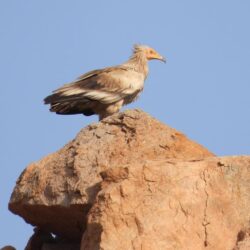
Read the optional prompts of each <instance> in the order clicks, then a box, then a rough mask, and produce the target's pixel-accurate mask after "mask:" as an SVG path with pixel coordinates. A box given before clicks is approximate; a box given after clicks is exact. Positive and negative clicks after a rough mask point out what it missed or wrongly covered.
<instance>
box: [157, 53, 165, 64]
mask: <svg viewBox="0 0 250 250" xmlns="http://www.w3.org/2000/svg"><path fill="white" fill-rule="evenodd" d="M155 59H156V60H160V61H162V62H164V63H166V58H165V57H164V56H161V55H160V54H157V55H156V57H155Z"/></svg>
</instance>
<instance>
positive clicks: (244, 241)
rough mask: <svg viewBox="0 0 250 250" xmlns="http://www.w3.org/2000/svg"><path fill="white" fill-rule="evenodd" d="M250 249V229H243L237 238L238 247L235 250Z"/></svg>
mask: <svg viewBox="0 0 250 250" xmlns="http://www.w3.org/2000/svg"><path fill="white" fill-rule="evenodd" d="M249 249H250V227H249V228H248V229H242V230H241V231H240V232H239V233H238V236H237V242H236V246H235V247H234V248H233V250H249Z"/></svg>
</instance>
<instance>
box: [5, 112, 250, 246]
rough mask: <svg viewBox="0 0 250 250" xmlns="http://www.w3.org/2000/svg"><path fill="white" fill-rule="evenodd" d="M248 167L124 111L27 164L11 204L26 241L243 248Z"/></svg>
mask: <svg viewBox="0 0 250 250" xmlns="http://www.w3.org/2000/svg"><path fill="white" fill-rule="evenodd" d="M249 169H250V157H222V158H220V157H215V156H214V155H213V154H212V153H211V152H209V151H208V150H207V149H205V148H204V147H202V146H200V145H199V144H197V143H195V142H193V141H191V140H189V139H188V138H187V137H185V136H184V135H183V134H181V133H180V132H178V131H176V130H175V129H172V128H170V127H168V126H166V125H164V124H162V123H160V122H159V121H157V120H155V119H153V118H152V117H150V116H149V115H147V114H145V113H144V112H142V111H139V110H130V111H126V112H124V113H119V114H116V115H114V116H112V117H109V118H107V119H104V120H103V121H102V122H99V123H97V124H93V125H90V126H88V127H86V128H85V129H82V130H81V131H80V133H79V134H78V135H77V136H76V138H75V139H74V140H73V141H71V142H70V143H68V144H67V145H66V146H65V147H63V148H62V149H61V150H59V151H58V152H56V153H54V154H51V155H49V156H47V157H45V158H43V159H42V160H40V161H39V162H36V163H33V164H31V165H29V166H28V167H27V168H26V169H25V170H24V172H23V173H22V174H21V176H20V177H19V179H18V181H17V185H16V187H15V189H14V191H13V194H12V196H11V200H10V203H9V209H10V210H11V211H12V212H13V213H15V214H18V215H20V216H22V217H23V218H24V219H25V221H26V222H28V223H30V224H32V225H34V226H36V227H37V228H36V229H35V232H34V235H33V236H32V237H31V238H30V240H29V242H28V243H27V247H26V249H27V250H34V249H35V250H37V249H41V250H53V249H54V250H56V249H72V250H76V249H80V248H81V249H82V250H95V249H96V250H97V249H103V250H116V249H117V250H118V249H124V250H125V249H126V250H129V249H131V250H132V249H134V250H137V249H138V250H139V249H140V250H151V249H152V250H153V249H157V250H158V249H160V250H161V249H164V250H170V249H185V250H186V249H218V250H220V249H223V250H224V249H225V250H227V249H230V250H232V249H234V250H239V249H240V250H244V249H246V248H244V247H246V246H248V245H249V217H250V216H249V214H250V211H249V210H250V209H249V208H250V199H249V198H250V197H249V194H250V187H249V185H250V176H249V175H250V174H249ZM51 233H53V234H54V235H52V234H51ZM80 243H81V247H80Z"/></svg>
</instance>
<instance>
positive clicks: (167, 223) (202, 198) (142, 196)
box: [81, 157, 250, 250]
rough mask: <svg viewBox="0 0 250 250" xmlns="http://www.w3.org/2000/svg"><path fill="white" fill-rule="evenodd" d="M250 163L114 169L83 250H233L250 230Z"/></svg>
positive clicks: (106, 175) (163, 163)
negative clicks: (240, 234) (241, 237)
mask: <svg viewBox="0 0 250 250" xmlns="http://www.w3.org/2000/svg"><path fill="white" fill-rule="evenodd" d="M249 170H250V157H224V158H219V157H218V158H216V157H213V158H207V159H205V160H199V161H179V160H174V159H173V160H157V161H155V160H154V161H147V162H146V163H143V164H137V165H133V166H131V165H128V166H124V167H120V168H110V169H108V170H106V171H105V172H103V173H102V177H103V179H104V181H103V183H102V188H101V191H100V192H99V194H98V197H97V200H96V203H95V204H94V206H93V207H92V208H91V210H90V212H89V215H88V226H87V230H86V231H85V233H84V236H83V240H82V248H81V249H82V250H95V249H105V250H111V249H122V250H123V249H124V250H128V249H138V250H139V249H147V250H148V249H150V250H151V249H152V250H153V249H158V250H161V249H162V250H168V249H169V250H170V249H171V250H172V249H173V250H174V249H190V250H191V249H211V250H212V249H216V250H220V249H221V250H222V249H228V250H229V249H230V250H231V249H233V247H234V246H235V244H236V241H237V235H238V233H239V232H241V230H242V228H245V227H246V226H248V223H249V215H250V214H249V212H250V211H249V209H250V175H249Z"/></svg>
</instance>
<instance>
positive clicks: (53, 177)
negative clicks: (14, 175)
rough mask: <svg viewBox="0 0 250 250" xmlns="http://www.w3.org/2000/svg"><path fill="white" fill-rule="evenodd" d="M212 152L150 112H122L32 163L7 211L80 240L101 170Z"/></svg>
mask: <svg viewBox="0 0 250 250" xmlns="http://www.w3.org/2000/svg"><path fill="white" fill-rule="evenodd" d="M212 155H213V154H212V153H210V152H209V151H208V150H207V149H205V148H204V147H202V146H200V145H199V144H197V143H195V142H193V141H191V140H189V139H188V138H187V137H185V136H184V135H183V134H181V133H180V132H178V131H176V130H175V129H172V128H170V127H168V126H166V125H164V124H162V123H160V122H159V121H157V120H155V119H153V118H152V117H150V116H149V115H148V114H146V113H144V112H142V111H139V110H131V111H126V112H124V113H119V114H117V115H114V116H112V117H109V118H107V119H105V120H103V121H102V122H99V123H97V124H93V125H90V126H88V127H86V128H84V129H82V130H81V131H80V133H79V134H78V135H77V136H76V138H75V139H74V140H73V141H71V142H69V143H68V144H67V145H66V146H65V147H63V148H62V149H61V150H59V151H58V152H56V153H53V154H51V155H49V156H47V157H45V158H43V159H42V160H40V161H38V162H35V163H32V164H30V165H29V166H28V167H27V168H26V169H25V170H24V171H23V173H22V174H21V176H20V177H19V179H18V181H17V185H16V187H15V189H14V191H13V193H12V196H11V199H10V202H9V209H10V210H11V211H12V212H13V213H15V214H18V215H20V216H22V217H23V218H24V219H25V221H26V222H28V223H30V224H32V225H34V226H37V227H39V228H40V229H42V230H45V231H47V232H53V233H54V234H56V235H58V236H62V237H66V238H69V239H71V240H75V241H79V240H80V239H81V236H82V233H83V231H84V230H85V225H86V215H87V213H88V210H89V208H90V207H91V206H92V204H93V202H94V200H95V197H96V194H97V192H98V191H99V190H100V185H99V184H100V181H101V177H100V175H99V173H100V172H101V171H104V170H105V169H108V168H111V167H120V166H124V165H125V164H131V165H133V164H134V165H136V164H139V163H141V162H143V161H145V160H153V159H168V158H177V159H187V160H197V159H203V158H204V157H208V156H212Z"/></svg>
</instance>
